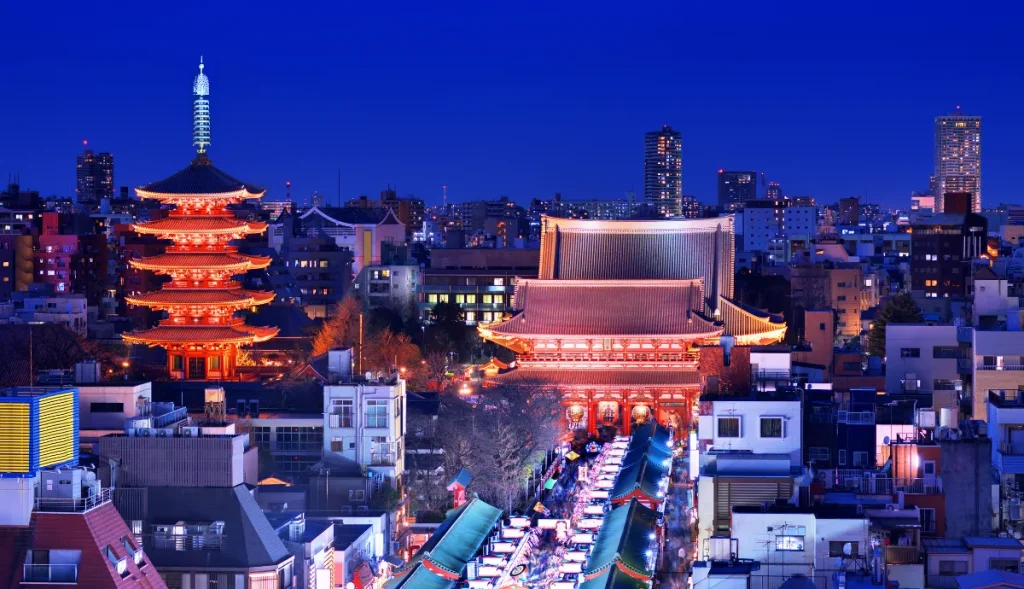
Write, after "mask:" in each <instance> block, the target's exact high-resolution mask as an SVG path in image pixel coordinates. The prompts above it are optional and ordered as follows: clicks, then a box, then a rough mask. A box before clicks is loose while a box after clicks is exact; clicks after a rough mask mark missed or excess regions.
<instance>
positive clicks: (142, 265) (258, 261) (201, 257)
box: [130, 253, 270, 271]
mask: <svg viewBox="0 0 1024 589" xmlns="http://www.w3.org/2000/svg"><path fill="white" fill-rule="evenodd" d="M130 263H131V265H132V266H134V267H135V268H138V269H140V270H168V269H174V268H191V269H204V270H224V271H244V270H249V269H259V268H266V267H267V266H269V265H270V258H264V257H260V256H242V255H238V254H232V253H219V254H176V253H169V254H159V255H156V256H150V257H148V258H142V259H141V260H131V262H130Z"/></svg>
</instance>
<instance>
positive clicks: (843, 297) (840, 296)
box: [836, 295, 846, 302]
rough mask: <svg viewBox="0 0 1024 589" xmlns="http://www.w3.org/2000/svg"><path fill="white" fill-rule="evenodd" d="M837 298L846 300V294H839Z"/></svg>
mask: <svg viewBox="0 0 1024 589" xmlns="http://www.w3.org/2000/svg"><path fill="white" fill-rule="evenodd" d="M836 300H838V301H840V302H842V301H845V300H846V295H839V296H837V297H836Z"/></svg>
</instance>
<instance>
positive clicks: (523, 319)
mask: <svg viewBox="0 0 1024 589" xmlns="http://www.w3.org/2000/svg"><path fill="white" fill-rule="evenodd" d="M513 307H514V308H515V309H517V310H519V313H518V314H516V315H515V316H514V317H512V318H511V319H509V320H507V321H503V322H501V323H498V324H495V325H490V326H486V327H485V328H484V329H486V330H488V331H490V332H492V333H494V334H497V335H506V336H515V335H519V336H541V335H564V336H593V337H618V336H638V337H639V336H663V337H672V336H693V337H713V336H717V335H719V334H720V333H721V332H722V329H721V327H717V326H715V324H714V323H712V322H711V321H708V320H706V319H704V318H703V317H701V316H700V315H699V314H698V313H699V312H701V311H702V310H703V308H704V299H703V283H702V281H701V280H700V279H697V280H609V281H588V280H521V281H520V282H519V283H518V284H517V285H516V294H515V301H514V303H513Z"/></svg>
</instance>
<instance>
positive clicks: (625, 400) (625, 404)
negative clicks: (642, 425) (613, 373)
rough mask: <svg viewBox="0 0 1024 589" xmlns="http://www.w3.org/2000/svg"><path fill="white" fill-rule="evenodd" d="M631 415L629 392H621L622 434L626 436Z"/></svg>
mask: <svg viewBox="0 0 1024 589" xmlns="http://www.w3.org/2000/svg"><path fill="white" fill-rule="evenodd" d="M632 418H633V415H632V413H631V410H630V407H629V393H628V392H624V393H622V435H624V436H628V435H629V431H630V427H629V426H630V421H631V420H632Z"/></svg>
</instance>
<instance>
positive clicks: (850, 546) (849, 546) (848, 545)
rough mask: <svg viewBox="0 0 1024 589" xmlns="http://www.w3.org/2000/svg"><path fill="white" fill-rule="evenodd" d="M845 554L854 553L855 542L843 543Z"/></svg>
mask: <svg viewBox="0 0 1024 589" xmlns="http://www.w3.org/2000/svg"><path fill="white" fill-rule="evenodd" d="M843 554H844V555H846V556H850V555H852V554H853V544H851V543H850V542H847V543H846V544H843Z"/></svg>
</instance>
